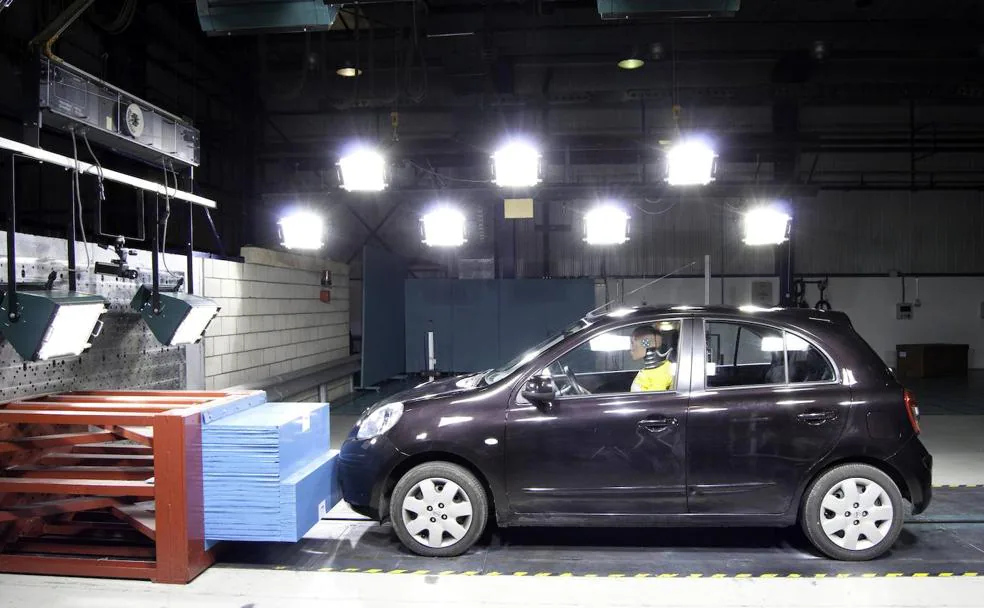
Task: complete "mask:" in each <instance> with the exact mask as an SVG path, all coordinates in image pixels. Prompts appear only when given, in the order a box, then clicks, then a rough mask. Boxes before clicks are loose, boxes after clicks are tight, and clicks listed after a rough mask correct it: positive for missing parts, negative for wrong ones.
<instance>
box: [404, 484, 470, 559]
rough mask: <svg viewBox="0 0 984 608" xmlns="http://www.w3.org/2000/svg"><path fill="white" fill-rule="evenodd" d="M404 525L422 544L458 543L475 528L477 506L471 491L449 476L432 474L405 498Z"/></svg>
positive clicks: (438, 545)
mask: <svg viewBox="0 0 984 608" xmlns="http://www.w3.org/2000/svg"><path fill="white" fill-rule="evenodd" d="M401 512H402V514H403V525H404V526H405V527H406V529H407V532H409V533H410V535H411V536H413V538H414V539H415V540H416V541H417V542H419V543H420V544H422V545H424V546H427V547H431V548H433V549H440V548H442V547H450V546H451V545H454V544H456V543H457V542H459V541H460V540H461V539H462V538H464V537H465V535H466V534H468V530H470V529H471V526H472V519H473V516H474V509H473V508H472V503H471V500H470V499H469V498H468V494H466V493H465V491H464V490H463V489H462V488H461V486H459V485H458V484H456V483H454V482H453V481H451V480H449V479H443V478H440V477H429V478H427V479H424V480H422V481H420V482H418V483H417V484H416V485H414V486H413V488H411V489H410V491H409V492H407V494H406V496H404V497H403V505H402V508H401Z"/></svg>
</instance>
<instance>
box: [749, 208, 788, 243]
mask: <svg viewBox="0 0 984 608" xmlns="http://www.w3.org/2000/svg"><path fill="white" fill-rule="evenodd" d="M790 219H791V218H790V217H789V214H787V213H786V212H784V211H782V210H780V209H776V208H773V207H757V208H755V209H752V210H751V211H748V212H747V213H745V217H744V220H743V222H742V224H743V226H744V232H745V238H744V242H745V244H746V245H778V244H780V243H783V242H785V241H786V239H788V238H789V222H790Z"/></svg>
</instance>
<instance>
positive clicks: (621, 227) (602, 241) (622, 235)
mask: <svg viewBox="0 0 984 608" xmlns="http://www.w3.org/2000/svg"><path fill="white" fill-rule="evenodd" d="M627 240H629V215H628V214H627V213H625V212H624V211H622V210H621V209H619V208H618V207H616V206H614V205H602V206H600V207H595V208H594V209H592V210H591V211H588V212H587V213H585V214H584V241H585V242H586V243H587V244H588V245H621V244H622V243H624V242H625V241H627Z"/></svg>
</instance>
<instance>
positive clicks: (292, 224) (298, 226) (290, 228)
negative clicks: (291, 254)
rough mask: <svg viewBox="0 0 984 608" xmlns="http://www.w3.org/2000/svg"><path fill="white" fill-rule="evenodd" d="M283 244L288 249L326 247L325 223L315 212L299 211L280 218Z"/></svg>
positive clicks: (279, 223)
mask: <svg viewBox="0 0 984 608" xmlns="http://www.w3.org/2000/svg"><path fill="white" fill-rule="evenodd" d="M277 224H278V225H279V226H280V238H281V244H282V245H283V246H284V247H286V248H287V249H306V250H314V249H321V248H322V247H324V244H325V243H324V232H325V224H324V221H322V219H321V217H320V216H319V215H317V214H315V213H310V212H307V211H298V212H296V213H292V214H290V215H288V216H286V217H283V218H281V219H280V221H278V222H277Z"/></svg>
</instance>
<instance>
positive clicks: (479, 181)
mask: <svg viewBox="0 0 984 608" xmlns="http://www.w3.org/2000/svg"><path fill="white" fill-rule="evenodd" d="M407 162H408V163H410V165H411V166H413V167H416V168H417V169H420V170H421V171H423V172H424V173H430V174H431V175H433V176H434V177H436V178H438V179H442V180H443V179H446V180H450V181H452V182H466V183H469V184H488V183H490V182H489V180H487V179H465V178H463V177H451V176H450V175H443V174H441V173H438V172H437V171H434V170H433V169H428V168H427V167H424V166H423V165H419V164H417V163H415V162H413V161H412V160H410V161H407Z"/></svg>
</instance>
